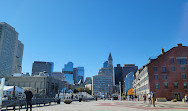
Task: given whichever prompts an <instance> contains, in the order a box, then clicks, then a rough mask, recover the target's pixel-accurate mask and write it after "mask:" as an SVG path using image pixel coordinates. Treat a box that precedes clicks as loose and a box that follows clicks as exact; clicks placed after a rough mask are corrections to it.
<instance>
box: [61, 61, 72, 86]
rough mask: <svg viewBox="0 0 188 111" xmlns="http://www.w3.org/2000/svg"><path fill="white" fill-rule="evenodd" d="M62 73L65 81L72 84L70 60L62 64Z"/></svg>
mask: <svg viewBox="0 0 188 111" xmlns="http://www.w3.org/2000/svg"><path fill="white" fill-rule="evenodd" d="M62 73H63V74H64V76H65V81H67V82H68V83H69V84H74V77H73V63H72V62H68V63H67V64H65V65H64V68H63V69H62Z"/></svg>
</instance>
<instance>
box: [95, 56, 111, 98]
mask: <svg viewBox="0 0 188 111" xmlns="http://www.w3.org/2000/svg"><path fill="white" fill-rule="evenodd" d="M113 78H114V77H113V59H112V56H111V53H110V54H109V57H108V67H103V68H100V69H99V72H98V75H96V76H93V78H92V95H95V96H96V95H98V94H99V93H103V94H104V95H105V96H108V95H111V94H112V93H113V86H114V79H113ZM101 91H102V92H101Z"/></svg>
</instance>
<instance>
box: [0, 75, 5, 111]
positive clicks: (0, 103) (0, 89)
mask: <svg viewBox="0 0 188 111" xmlns="http://www.w3.org/2000/svg"><path fill="white" fill-rule="evenodd" d="M4 85H5V78H1V86H0V109H1V108H2V101H3V100H2V99H3V89H4Z"/></svg>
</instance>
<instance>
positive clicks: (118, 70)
mask: <svg viewBox="0 0 188 111" xmlns="http://www.w3.org/2000/svg"><path fill="white" fill-rule="evenodd" d="M137 70H138V66H135V64H124V66H123V67H121V65H120V64H117V67H114V73H115V85H116V91H118V90H119V82H121V91H122V93H123V92H125V84H127V82H128V81H126V80H127V79H125V77H126V76H127V75H128V74H129V73H130V72H133V73H135V72H136V71H137Z"/></svg>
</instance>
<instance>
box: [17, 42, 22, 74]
mask: <svg viewBox="0 0 188 111" xmlns="http://www.w3.org/2000/svg"><path fill="white" fill-rule="evenodd" d="M23 50H24V45H23V44H22V42H21V41H19V40H18V48H17V55H16V62H17V65H16V71H15V73H21V71H22V58H23Z"/></svg>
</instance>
